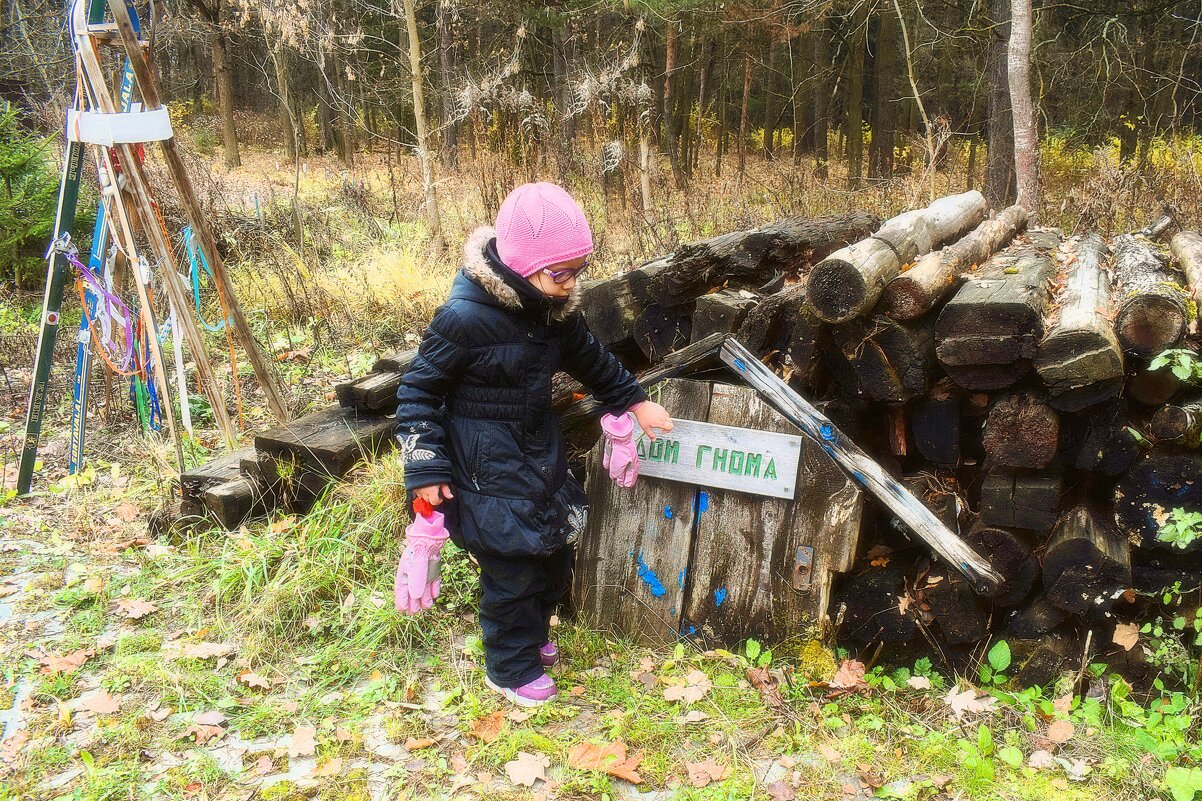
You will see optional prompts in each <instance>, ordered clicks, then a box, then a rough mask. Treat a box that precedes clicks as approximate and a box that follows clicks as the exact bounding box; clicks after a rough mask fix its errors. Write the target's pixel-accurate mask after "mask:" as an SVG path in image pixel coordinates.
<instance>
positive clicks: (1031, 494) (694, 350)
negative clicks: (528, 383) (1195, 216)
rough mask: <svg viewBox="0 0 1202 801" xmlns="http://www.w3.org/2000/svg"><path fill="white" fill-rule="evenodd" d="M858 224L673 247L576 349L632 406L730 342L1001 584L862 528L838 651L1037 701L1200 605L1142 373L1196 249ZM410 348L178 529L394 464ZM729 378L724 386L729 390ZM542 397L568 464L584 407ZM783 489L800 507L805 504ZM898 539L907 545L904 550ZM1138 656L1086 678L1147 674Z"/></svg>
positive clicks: (1196, 272)
mask: <svg viewBox="0 0 1202 801" xmlns="http://www.w3.org/2000/svg"><path fill="white" fill-rule="evenodd" d="M878 223H879V221H878V220H876V219H874V218H873V217H871V216H870V215H866V214H848V215H839V216H831V217H824V218H817V219H808V220H798V219H789V220H782V221H779V222H777V223H773V224H770V225H766V226H764V227H762V228H758V229H754V230H751V231H740V232H733V233H729V234H724V235H722V236H718V237H716V238H714V239H710V240H707V241H704V242H700V243H696V244H692V245H688V246H684V247H681V248H679V249H677V250H676V251H675V252H673V253H672V254H670V255H667V256H663V257H660V258H657V259H654V260H652V261H650V262H648V263H646V264H644V265H642V266H640V267H638V268H635V269H632V270H630V271H628V272H625V273H622V274H620V275H618V276H616V277H613V278H609V279H605V280H602V281H598V282H594V283H592V284H590V285H588V286H586V287H585V288H584V292H583V301H582V310H583V312H584V314H585V316H586V318H587V320H588V322H589V325H590V328H591V329H592V331H593V332H594V334H595V335H596V336H597V338H598V339H600V340H601V341H602V342H603V343H605V344H606V345H607V346H608V347H610V349H611V350H613V351H614V352H615V353H617V354H619V356H620V357H621V358H622V359H623V361H624V362H625V363H626V364H627V366H628V367H630V368H631V369H633V370H635V371H636V372H637V373H638V375H639V378H640V381H642V382H643V383H644V384H646V385H651V384H654V383H655V382H657V381H660V380H663V379H664V378H667V377H671V376H676V375H682V374H688V373H696V372H698V371H711V372H708V373H706V374H708V375H715V373H714V372H712V371H713V370H714V368H715V360H714V359H713V358H712V357H713V350H714V349H713V345H714V343H715V342H716V341H718V340H720V339H721V338H722V337H723V336H726V335H734V336H736V337H737V338H738V339H739V340H740V341H741V342H742V343H743V344H744V345H746V346H747V347H748V348H749V349H750V350H752V351H754V352H756V353H758V354H760V355H761V357H762V359H763V360H764V361H765V363H766V364H768V365H769V366H771V367H773V368H774V369H775V370H776V371H777V373H778V374H780V375H782V376H784V377H785V378H786V379H787V380H788V381H789V382H790V384H791V385H792V386H793V387H794V388H795V389H796V390H797V391H798V392H800V393H802V394H803V395H804V396H806V397H808V398H811V399H813V400H815V401H822V402H823V409H824V411H825V413H826V415H827V416H828V417H830V418H831V419H832V420H833V421H834V422H835V424H836V425H837V426H839V427H840V428H841V429H842V430H843V431H844V433H845V434H846V435H847V436H849V437H851V438H852V439H853V440H854V441H855V442H856V443H857V444H859V445H860V446H861V447H862V448H864V449H865V450H866V451H868V452H869V453H870V454H871V455H872V456H873V457H874V458H876V459H877V460H878V461H879V462H880V463H881V464H882V465H883V466H884V467H885V468H886V469H887V470H889V471H890V472H892V473H894V474H895V475H897V476H899V477H901V478H902V480H903V482H904V483H905V484H906V485H907V486H908V487H910V489H911V491H912V492H913V493H914V494H915V495H916V496H917V497H919V498H920V499H921V500H923V501H924V502H925V503H926V504H927V505H928V506H929V507H930V508H931V509H932V510H933V511H935V513H936V514H937V515H939V516H940V517H941V518H942V519H943V520H944V521H945V522H946V523H947V525H948V526H949V527H950V528H951V529H952V530H953V531H958V532H960V535H961V536H962V537H963V538H964V539H965V540H966V541H967V542H968V543H970V544H971V545H972V547H974V548H975V549H977V550H978V552H980V553H982V554H983V555H985V556H986V557H988V558H989V560H990V561H991V562H992V564H993V566H994V568H995V570H997V571H998V572H999V573H1001V574H1002V575H1003V576H1004V578H1005V579H1006V581H1005V583H1004V585H1003V586H1002V588H1000V589H999V590H998V591H997V592H996V593H995V594H994V595H993V597H988V598H986V597H979V596H977V595H976V594H975V593H974V592H973V591H972V589H971V588H970V587H969V586H968V585H967V584H966V583H965V582H964V581H963V580H962V579H961V578H960V577H959V576H958V574H957V573H956V572H955V571H953V570H949V569H948V567H947V566H946V565H943V564H941V563H940V562H939V561H938V560H937V559H936V558H934V557H933V556H931V555H930V554H929V552H927V551H926V550H925V549H923V548H921V547H918V545H916V544H915V543H914V542H911V540H910V539H909V538H908V537H907V536H906V534H905V531H904V527H902V526H900V524H898V523H897V521H894V520H891V519H890V517H889V515H888V514H887V513H884V512H881V511H879V510H878V512H877V514H876V515H875V518H874V516H873V515H871V514H867V515H865V522H864V526H865V530H864V531H863V532H862V533H861V536H860V542H861V543H862V546H861V547H862V550H863V551H864V554H863V559H862V566H861V568H860V569H859V570H858V572H856V573H853V574H851V575H849V576H847V577H846V578H845V579H844V580H843V582H842V585H841V587H840V589H839V590H838V591H837V592H836V595H835V600H834V603H833V607H832V609H831V610H830V616H831V618H832V620H834V621H835V622H836V623H837V625H838V631H839V633H840V635H841V636H842V637H843V638H844V639H845V641H847V642H849V643H856V644H859V645H861V646H868V647H869V648H877V647H879V646H880V645H881V644H895V645H899V644H906V643H909V644H912V645H914V646H916V647H918V648H921V649H924V650H927V651H930V652H933V653H935V654H936V655H938V656H939V657H941V658H942V659H944V660H945V661H947V662H948V664H951V665H953V666H961V665H962V664H963V663H964V661H965V660H967V659H969V658H970V657H971V655H973V654H974V653H979V648H980V646H981V644H983V643H985V642H986V641H988V640H989V639H991V638H994V637H999V636H1001V637H1005V638H1006V639H1007V640H1008V641H1009V642H1010V644H1011V649H1012V651H1013V652H1014V653H1015V654H1016V656H1017V657H1018V662H1019V664H1020V665H1021V666H1022V668H1023V671H1024V674H1025V675H1024V679H1025V680H1029V681H1041V680H1045V679H1046V678H1047V677H1048V676H1050V675H1051V674H1052V672H1053V671H1055V670H1056V669H1058V668H1060V667H1062V666H1063V665H1064V664H1065V663H1066V661H1071V662H1074V663H1076V664H1079V663H1080V660H1081V659H1082V656H1083V654H1082V640H1083V639H1084V637H1085V635H1086V633H1087V632H1090V635H1089V641H1090V642H1092V643H1093V645H1094V647H1095V649H1097V648H1103V649H1106V650H1110V651H1114V650H1115V649H1116V648H1117V647H1116V646H1113V645H1110V643H1111V640H1112V634H1113V628H1114V626H1115V625H1116V624H1117V623H1119V622H1123V621H1130V620H1135V619H1137V618H1138V617H1139V616H1140V615H1146V614H1149V601H1148V598H1149V597H1151V596H1152V595H1154V594H1156V593H1158V592H1159V591H1160V590H1162V589H1163V588H1165V587H1168V586H1172V585H1173V584H1174V582H1181V583H1182V587H1183V588H1185V589H1188V588H1191V587H1197V586H1198V584H1199V576H1202V559H1199V558H1198V555H1197V554H1199V553H1202V545H1199V546H1197V547H1196V548H1191V549H1188V550H1186V551H1184V552H1183V551H1181V550H1179V549H1173V548H1171V547H1170V546H1168V545H1166V544H1164V543H1163V542H1161V541H1160V540H1159V539H1158V534H1159V532H1160V530H1161V528H1162V526H1163V524H1164V523H1165V522H1166V520H1168V519H1169V517H1170V515H1171V514H1172V510H1173V509H1175V508H1179V507H1181V508H1185V509H1187V510H1202V455H1200V452H1199V450H1198V445H1199V443H1200V442H1202V393H1199V396H1200V398H1199V399H1195V398H1193V397H1191V395H1190V390H1189V388H1188V387H1187V386H1185V385H1184V384H1182V382H1180V381H1178V379H1177V378H1176V377H1175V376H1174V375H1173V373H1172V372H1171V371H1170V370H1167V369H1158V370H1152V369H1151V368H1150V362H1151V360H1152V359H1153V358H1154V357H1155V356H1157V355H1158V354H1160V353H1161V352H1163V351H1165V350H1168V349H1173V348H1185V347H1191V348H1192V345H1191V343H1190V341H1189V337H1190V336H1191V334H1192V333H1193V320H1194V317H1195V315H1196V306H1195V301H1194V293H1195V292H1198V291H1202V236H1199V235H1197V234H1194V233H1190V232H1181V233H1178V234H1177V235H1176V236H1175V237H1173V238H1172V242H1171V248H1169V249H1165V248H1163V247H1161V246H1160V245H1159V244H1157V240H1158V239H1159V238H1160V237H1161V236H1163V235H1164V234H1165V233H1166V229H1167V228H1168V226H1169V225H1170V224H1171V221H1168V220H1166V221H1162V222H1161V223H1160V224H1158V225H1156V226H1153V227H1152V228H1150V229H1146V230H1145V231H1143V232H1140V233H1136V234H1126V235H1121V236H1118V237H1116V238H1115V239H1114V240H1113V241H1112V242H1106V241H1103V240H1102V239H1101V238H1099V237H1098V236H1096V235H1092V234H1087V235H1084V236H1079V237H1071V238H1066V237H1065V236H1063V235H1062V234H1061V233H1060V232H1058V231H1054V230H1046V229H1035V230H1029V231H1028V230H1027V215H1026V213H1025V212H1024V211H1023V210H1022V209H1020V208H1018V207H1011V208H1007V209H1003V210H1000V211H998V212H996V213H994V214H991V213H990V211H989V209H988V207H987V204H986V203H985V200H984V199H983V198H982V197H981V195H980V194H979V193H977V192H967V193H964V194H960V195H955V196H951V197H946V198H942V199H940V200H937V201H935V202H933V203H932V204H930V205H929V206H928V207H926V208H924V209H919V210H915V211H910V212H906V213H905V214H902V215H900V216H897V217H894V218H892V219H890V220H888V221H886V222H885V223H884V224H878ZM411 358H412V352H411V351H410V352H404V353H399V354H396V355H393V356H389V357H385V358H384V359H381V360H380V361H379V362H378V363H377V364H376V366H375V367H374V368H373V370H372V372H371V373H370V374H368V375H367V376H365V377H363V378H360V379H357V380H354V381H351V382H348V383H346V384H343V385H341V386H339V387H338V388H337V391H338V399H339V402H340V405H339V406H338V407H335V408H332V409H328V410H325V411H321V412H317V413H315V414H312V415H309V416H308V417H305V418H302V419H300V420H298V421H296V422H294V423H292V424H290V425H289V426H286V427H280V428H276V429H272V430H271V431H268V432H265V433H263V434H261V435H259V436H257V437H256V438H255V444H254V447H253V448H250V449H247V450H246V451H244V452H241V453H235V454H232V455H230V456H227V457H223V458H222V459H219V460H217V461H216V462H214V463H212V464H210V465H207V466H205V467H204V468H201V469H200V470H198V471H194V472H193V473H190V474H186V475H185V476H184V477H183V480H182V484H183V494H184V501H183V509H182V511H184V512H185V513H186V514H194V515H201V514H207V515H208V516H209V517H211V518H215V519H216V520H217V521H218V522H220V523H221V524H223V525H225V526H227V527H233V526H236V525H237V524H238V523H240V522H241V521H242V520H243V519H244V518H246V517H247V516H249V515H253V514H257V513H263V512H266V511H269V510H270V509H273V508H277V507H284V508H286V509H289V510H293V511H304V509H305V508H307V506H308V505H309V504H311V503H312V501H313V499H314V498H315V497H316V496H317V494H318V493H320V492H321V490H322V489H323V488H324V487H325V486H326V484H327V483H328V482H329V480H330V479H331V478H332V477H335V478H336V477H340V476H342V475H344V474H345V473H346V472H347V471H349V470H350V469H351V467H352V466H353V465H354V464H355V463H356V462H357V461H358V460H360V459H362V458H364V457H366V456H371V455H374V454H376V453H379V452H380V451H381V450H382V449H384V448H390V447H392V445H393V444H394V443H393V439H392V437H391V433H392V431H391V423H390V420H389V415H390V414H391V412H392V407H393V404H394V403H395V393H396V389H397V387H398V386H399V384H400V381H401V377H402V375H403V372H404V369H405V367H406V366H407V364H408V362H409V360H410V359H411ZM724 380H733V379H732V378H731V377H730V376H729V375H727V376H726V377H725V379H724ZM583 394H584V391H583V388H581V387H579V385H576V384H575V383H574V382H572V381H571V380H569V379H567V378H563V380H561V381H558V382H557V384H556V385H555V386H554V387H553V392H552V395H553V404H554V405H555V407H556V408H557V409H558V410H559V411H560V412H561V415H562V420H563V425H564V428H565V429H566V430H567V432H568V434H569V438H570V439H574V440H575V442H576V443H578V444H579V445H580V446H582V449H587V447H588V445H589V443H590V441H591V440H592V439H594V438H595V436H596V427H595V425H593V424H592V423H593V421H594V418H595V412H596V409H595V407H594V406H593V405H592V404H591V402H590V401H589V400H588V399H587V398H582V397H581V396H582V395H583ZM801 491H803V492H804V487H803V488H802V490H801ZM915 542H916V541H915ZM1141 653H1142V652H1141V649H1139V648H1135V649H1132V650H1130V651H1125V650H1123V649H1118V653H1110V654H1109V655H1108V656H1107V658H1108V659H1109V660H1110V661H1111V662H1112V664H1114V663H1118V664H1124V663H1125V664H1127V666H1128V667H1129V668H1130V669H1131V670H1132V671H1135V672H1138V671H1140V670H1143V669H1144V668H1145V667H1146V666H1145V665H1143V664H1142V657H1141V656H1140V654H1141Z"/></svg>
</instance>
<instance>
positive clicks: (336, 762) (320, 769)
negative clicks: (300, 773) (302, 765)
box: [308, 757, 342, 779]
mask: <svg viewBox="0 0 1202 801" xmlns="http://www.w3.org/2000/svg"><path fill="white" fill-rule="evenodd" d="M339 773H342V757H333V758H331V759H327V760H326V761H325V762H323V763H322V764H320V765H317V766H316V767H314V768H313V770H311V771H309V776H308V778H310V779H322V778H329V777H330V776H337V775H338V774H339Z"/></svg>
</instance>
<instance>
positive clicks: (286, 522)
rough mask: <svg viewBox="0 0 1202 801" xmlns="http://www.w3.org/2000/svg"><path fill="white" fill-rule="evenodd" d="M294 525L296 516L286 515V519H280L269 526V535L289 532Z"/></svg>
mask: <svg viewBox="0 0 1202 801" xmlns="http://www.w3.org/2000/svg"><path fill="white" fill-rule="evenodd" d="M295 525H296V515H288V516H287V517H281V518H280V519H279V520H277V521H275V522H274V523H272V524H271V533H272V534H283V533H284V532H286V531H289V530H291V529H292V527H293V526H295Z"/></svg>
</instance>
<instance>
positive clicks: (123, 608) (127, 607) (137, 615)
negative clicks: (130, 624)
mask: <svg viewBox="0 0 1202 801" xmlns="http://www.w3.org/2000/svg"><path fill="white" fill-rule="evenodd" d="M117 611H118V612H120V613H121V614H122V615H124V616H125V617H127V618H129V619H130V620H141V619H142V618H144V617H146V616H147V615H149V614H153V613H154V612H157V611H159V606H158V604H156V603H155V602H154V601H144V600H142V599H141V598H122V599H120V600H119V601H117Z"/></svg>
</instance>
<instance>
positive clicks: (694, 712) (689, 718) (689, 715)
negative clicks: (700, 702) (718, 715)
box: [676, 709, 709, 724]
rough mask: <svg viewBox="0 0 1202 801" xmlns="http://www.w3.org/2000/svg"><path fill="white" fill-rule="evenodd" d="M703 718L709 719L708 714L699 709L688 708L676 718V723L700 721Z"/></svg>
mask: <svg viewBox="0 0 1202 801" xmlns="http://www.w3.org/2000/svg"><path fill="white" fill-rule="evenodd" d="M703 720H709V715H707V714H705V713H704V712H702V711H701V710H699V709H690V710H689V711H688V712H686V713H684V714H683V715H680V716H679V717H677V718H676V722H677V723H681V724H688V723H700V722H701V721H703Z"/></svg>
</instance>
